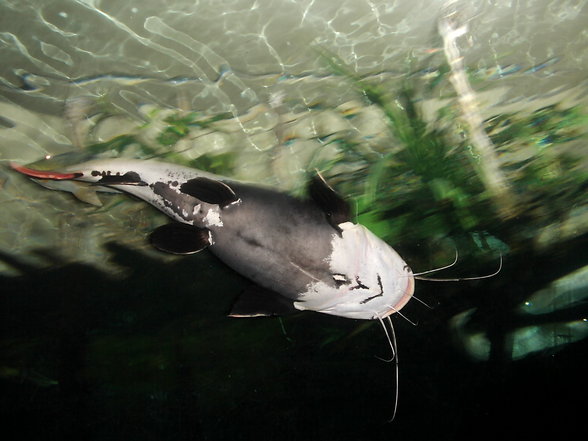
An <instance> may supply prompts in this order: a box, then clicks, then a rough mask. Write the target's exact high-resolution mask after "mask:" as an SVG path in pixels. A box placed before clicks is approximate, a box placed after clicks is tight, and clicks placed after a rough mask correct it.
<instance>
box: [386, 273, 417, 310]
mask: <svg viewBox="0 0 588 441" xmlns="http://www.w3.org/2000/svg"><path fill="white" fill-rule="evenodd" d="M413 293H414V278H413V277H410V278H409V279H408V285H407V286H406V290H405V291H404V294H403V296H402V297H401V298H400V300H398V302H397V303H396V304H395V305H394V306H392V307H391V308H390V309H389V310H388V311H387V312H386V313H385V314H384V316H383V317H388V316H389V315H392V314H394V313H395V312H398V311H400V310H401V309H402V308H403V307H404V305H406V304H407V303H408V301H409V300H410V298H411V297H412V294H413Z"/></svg>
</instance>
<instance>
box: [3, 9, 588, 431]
mask: <svg viewBox="0 0 588 441" xmlns="http://www.w3.org/2000/svg"><path fill="white" fill-rule="evenodd" d="M587 22H588V10H587V8H586V6H585V5H584V2H574V1H564V2H555V1H552V2H549V1H540V0H536V1H532V0H528V1H519V2H507V1H496V2H490V1H487V2H477V3H469V2H463V3H460V2H434V1H429V0H422V1H417V2H405V1H398V0H397V1H390V2H385V1H373V2H369V1H365V2H363V1H347V2H335V1H328V0H322V1H316V0H310V1H300V2H288V1H285V0H267V1H265V0H261V1H256V2H255V1H247V0H235V1H231V2H228V1H227V2H217V1H198V2H192V1H182V0H180V1H174V2H171V1H159V2H152V1H145V2H133V1H129V2H124V4H123V3H121V2H116V1H99V0H96V1H91V0H77V1H75V0H71V1H65V0H59V1H58V0H55V1H34V0H27V1H19V2H16V1H8V0H5V1H2V2H0V25H1V26H0V48H1V50H2V56H3V63H2V65H1V66H0V139H1V145H0V160H2V161H3V162H4V163H5V165H8V163H9V162H10V161H15V162H18V163H31V162H35V161H40V162H37V163H36V166H38V167H41V168H42V167H45V168H49V167H51V163H50V162H47V161H43V158H45V157H48V156H51V157H52V160H53V161H57V163H58V164H59V163H64V162H68V161H69V162H76V161H75V160H74V159H76V158H79V157H80V156H81V155H82V156H92V157H129V158H140V159H149V158H156V159H158V160H165V161H168V162H175V163H179V164H183V165H189V166H193V167H198V168H202V169H206V170H209V171H213V172H216V173H220V174H224V175H227V176H231V177H232V178H236V179H240V180H244V181H249V182H254V183H263V184H266V185H271V186H274V187H275V188H278V189H280V190H282V191H285V192H291V193H293V194H296V195H303V194H304V192H305V185H306V182H307V180H308V177H309V173H311V172H312V171H313V170H315V169H319V170H321V172H322V173H323V174H324V175H325V177H326V178H327V179H328V181H329V183H331V184H332V185H333V187H335V188H336V189H337V190H338V192H339V193H341V194H342V195H344V196H345V197H346V198H347V199H348V200H349V201H351V203H352V206H354V207H355V215H356V218H357V220H358V221H359V222H361V223H362V224H364V225H366V226H367V227H369V228H370V229H371V230H372V231H373V232H374V233H376V234H377V235H379V236H380V237H382V238H384V239H385V240H387V241H388V242H389V243H390V244H391V245H392V246H393V247H394V248H395V249H396V250H397V251H398V252H399V253H400V254H401V255H402V256H403V257H404V258H405V260H406V261H407V262H408V263H409V264H410V266H411V267H412V268H413V270H414V271H415V272H419V271H426V270H428V269H431V268H435V267H440V266H444V265H447V264H448V263H450V262H452V260H453V259H454V256H455V252H456V250H457V252H458V253H459V260H458V262H457V264H456V265H454V266H453V267H451V268H450V269H448V270H446V271H444V272H442V273H439V274H436V275H435V276H438V277H445V278H459V277H472V276H476V275H484V274H490V273H493V272H494V271H495V270H496V268H497V267H498V266H499V262H500V260H501V259H502V269H501V271H500V272H499V274H498V275H496V276H494V277H491V278H487V279H482V280H476V281H464V282H459V283H450V282H447V283H441V282H426V281H417V285H416V292H415V296H416V297H418V299H420V300H422V301H423V302H424V303H426V305H428V306H426V305H423V304H422V303H420V302H418V301H414V300H413V301H411V302H409V304H408V305H407V306H406V307H405V308H404V309H403V310H402V314H403V315H404V316H406V318H407V319H408V320H405V319H403V318H402V317H394V326H395V329H396V336H397V340H398V350H399V357H400V364H399V405H398V413H397V416H396V419H395V421H394V422H392V423H390V424H387V423H386V421H387V419H388V418H389V417H390V416H391V414H392V412H393V408H394V395H395V388H396V384H395V379H394V376H395V367H394V364H393V363H385V362H382V361H380V360H379V359H378V358H377V357H387V356H388V355H389V354H388V353H387V350H389V346H388V344H387V342H386V340H385V338H384V335H383V332H382V329H381V328H380V326H379V323H377V322H376V323H372V322H368V321H354V320H348V319H344V318H339V317H331V316H327V315H322V314H317V313H310V312H308V313H299V314H295V315H292V316H287V317H284V318H281V319H278V318H257V319H231V318H228V317H226V314H227V312H228V311H229V309H230V307H231V305H232V303H233V301H234V299H235V298H236V297H237V296H238V294H239V293H240V292H241V290H242V289H243V288H244V287H246V286H247V285H248V283H249V282H248V281H247V280H246V279H244V278H242V277H240V276H239V275H237V274H236V273H234V272H233V271H231V270H230V269H228V268H227V267H225V266H224V265H223V264H222V263H221V262H219V261H218V260H217V259H215V258H214V257H213V256H212V255H210V254H208V253H206V252H202V253H199V254H197V255H195V256H191V257H183V258H178V257H170V256H168V255H163V254H161V253H159V252H157V251H155V250H152V249H151V248H150V247H149V245H148V243H147V236H148V234H149V232H150V231H152V230H153V229H154V228H155V227H156V226H158V225H161V224H163V223H165V222H166V220H165V217H164V216H163V215H161V214H159V213H157V212H155V210H153V209H152V208H150V207H147V206H146V205H145V204H143V203H141V202H138V201H136V200H132V199H130V198H127V197H125V196H123V195H114V194H104V193H101V194H94V192H93V191H92V189H91V188H90V189H88V188H86V189H83V191H81V190H80V188H79V187H64V186H63V185H57V186H56V184H51V185H52V186H53V188H54V189H56V190H64V191H51V190H49V189H46V188H43V187H41V186H39V185H38V184H37V183H35V182H32V181H30V180H28V179H26V178H24V177H23V176H20V175H17V174H16V173H15V172H13V171H12V170H10V169H9V168H8V167H2V168H1V169H0V185H1V190H0V207H1V208H0V219H1V222H0V278H1V281H0V286H2V288H1V295H0V297H1V299H2V300H1V302H2V303H1V309H0V311H2V320H1V323H2V333H1V336H0V382H1V384H2V387H3V392H4V393H3V394H2V399H1V401H0V402H1V408H0V409H1V412H2V415H3V417H4V420H5V421H6V424H5V430H6V431H7V433H8V434H9V435H10V436H9V437H10V439H13V438H14V439H15V438H16V434H18V438H19V439H33V438H35V439H56V438H63V437H65V436H76V437H79V438H80V437H81V438H84V439H96V440H113V439H133V440H134V439H137V440H143V439H145V440H148V439H154V440H155V439H157V440H161V439H190V440H199V439H209V440H217V439H218V440H221V439H252V438H261V439H278V438H279V439H349V440H363V439H365V440H375V439H392V438H394V439H402V440H404V439H416V440H420V439H430V438H431V437H435V438H436V439H448V440H455V439H466V438H468V439H470V438H472V437H478V438H479V437H483V436H484V435H486V434H488V435H491V436H493V437H496V436H502V437H508V438H513V437H515V436H521V435H525V436H527V437H530V436H534V435H539V434H542V435H545V434H546V433H547V432H552V433H553V434H557V435H558V436H559V437H562V436H566V435H575V434H577V433H580V421H581V419H580V416H581V414H582V413H583V409H584V408H583V406H582V405H581V402H582V393H583V391H584V390H585V389H586V386H587V385H586V380H585V376H584V375H583V374H584V372H585V371H586V368H587V366H586V360H587V357H586V353H587V352H586V350H587V348H586V342H587V340H586V336H588V324H587V322H586V318H587V317H588V316H587V313H588V311H587V309H586V306H585V302H586V297H587V296H588V276H587V275H586V274H587V271H586V268H587V267H588V253H587V250H588V241H587V234H588V233H587V231H588V197H587V196H586V194H587V182H588V155H587V154H586V147H585V144H586V133H587V130H586V127H587V123H588V106H587V101H586V90H587V89H586V86H587V83H586V65H587V64H586V60H587V59H588V52H587V48H588V44H586V43H587V41H588V36H587V35H586V32H585V30H584V28H585V24H586V23H587ZM72 152H75V155H74V154H72ZM63 153H67V155H66V156H65V157H64V156H59V155H60V154H63ZM78 162H79V161H78ZM74 195H75V196H77V199H76V197H74ZM411 322H414V324H411Z"/></svg>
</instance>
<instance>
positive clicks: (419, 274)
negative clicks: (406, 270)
mask: <svg viewBox="0 0 588 441" xmlns="http://www.w3.org/2000/svg"><path fill="white" fill-rule="evenodd" d="M458 259H459V254H458V252H457V249H456V250H455V260H454V261H453V262H452V263H450V264H449V265H445V266H442V267H440V268H433V269H430V270H427V271H423V272H420V273H414V274H413V276H415V278H418V277H416V276H422V275H424V274H431V273H436V272H437V271H443V270H445V269H447V268H451V267H452V266H453V265H455V264H456V263H457V260H458Z"/></svg>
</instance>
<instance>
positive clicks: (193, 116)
mask: <svg viewBox="0 0 588 441" xmlns="http://www.w3.org/2000/svg"><path fill="white" fill-rule="evenodd" d="M230 118H233V114H231V113H227V112H225V113H220V114H217V115H212V116H206V117H204V116H202V115H201V114H200V113H198V112H189V113H187V114H186V113H182V112H180V113H177V114H173V115H171V116H168V117H167V118H165V119H164V120H163V121H164V122H165V123H166V124H167V125H166V127H165V128H164V129H163V131H162V132H161V133H160V135H159V136H158V137H157V141H158V142H159V143H160V144H161V145H163V146H173V145H175V144H176V143H177V142H178V141H179V140H180V139H182V138H184V137H186V136H188V135H189V134H190V131H191V130H193V129H196V128H198V129H206V128H210V127H211V125H212V124H213V123H215V122H217V121H222V120H225V119H230Z"/></svg>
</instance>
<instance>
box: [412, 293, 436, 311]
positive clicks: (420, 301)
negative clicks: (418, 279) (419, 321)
mask: <svg viewBox="0 0 588 441" xmlns="http://www.w3.org/2000/svg"><path fill="white" fill-rule="evenodd" d="M412 298H413V299H415V300H416V301H417V302H419V303H420V304H421V305H424V306H426V307H427V308H429V309H433V307H432V306H430V305H429V304H427V303H425V301H424V300H421V299H419V298H418V297H417V296H415V295H414V294H413V296H412Z"/></svg>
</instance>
